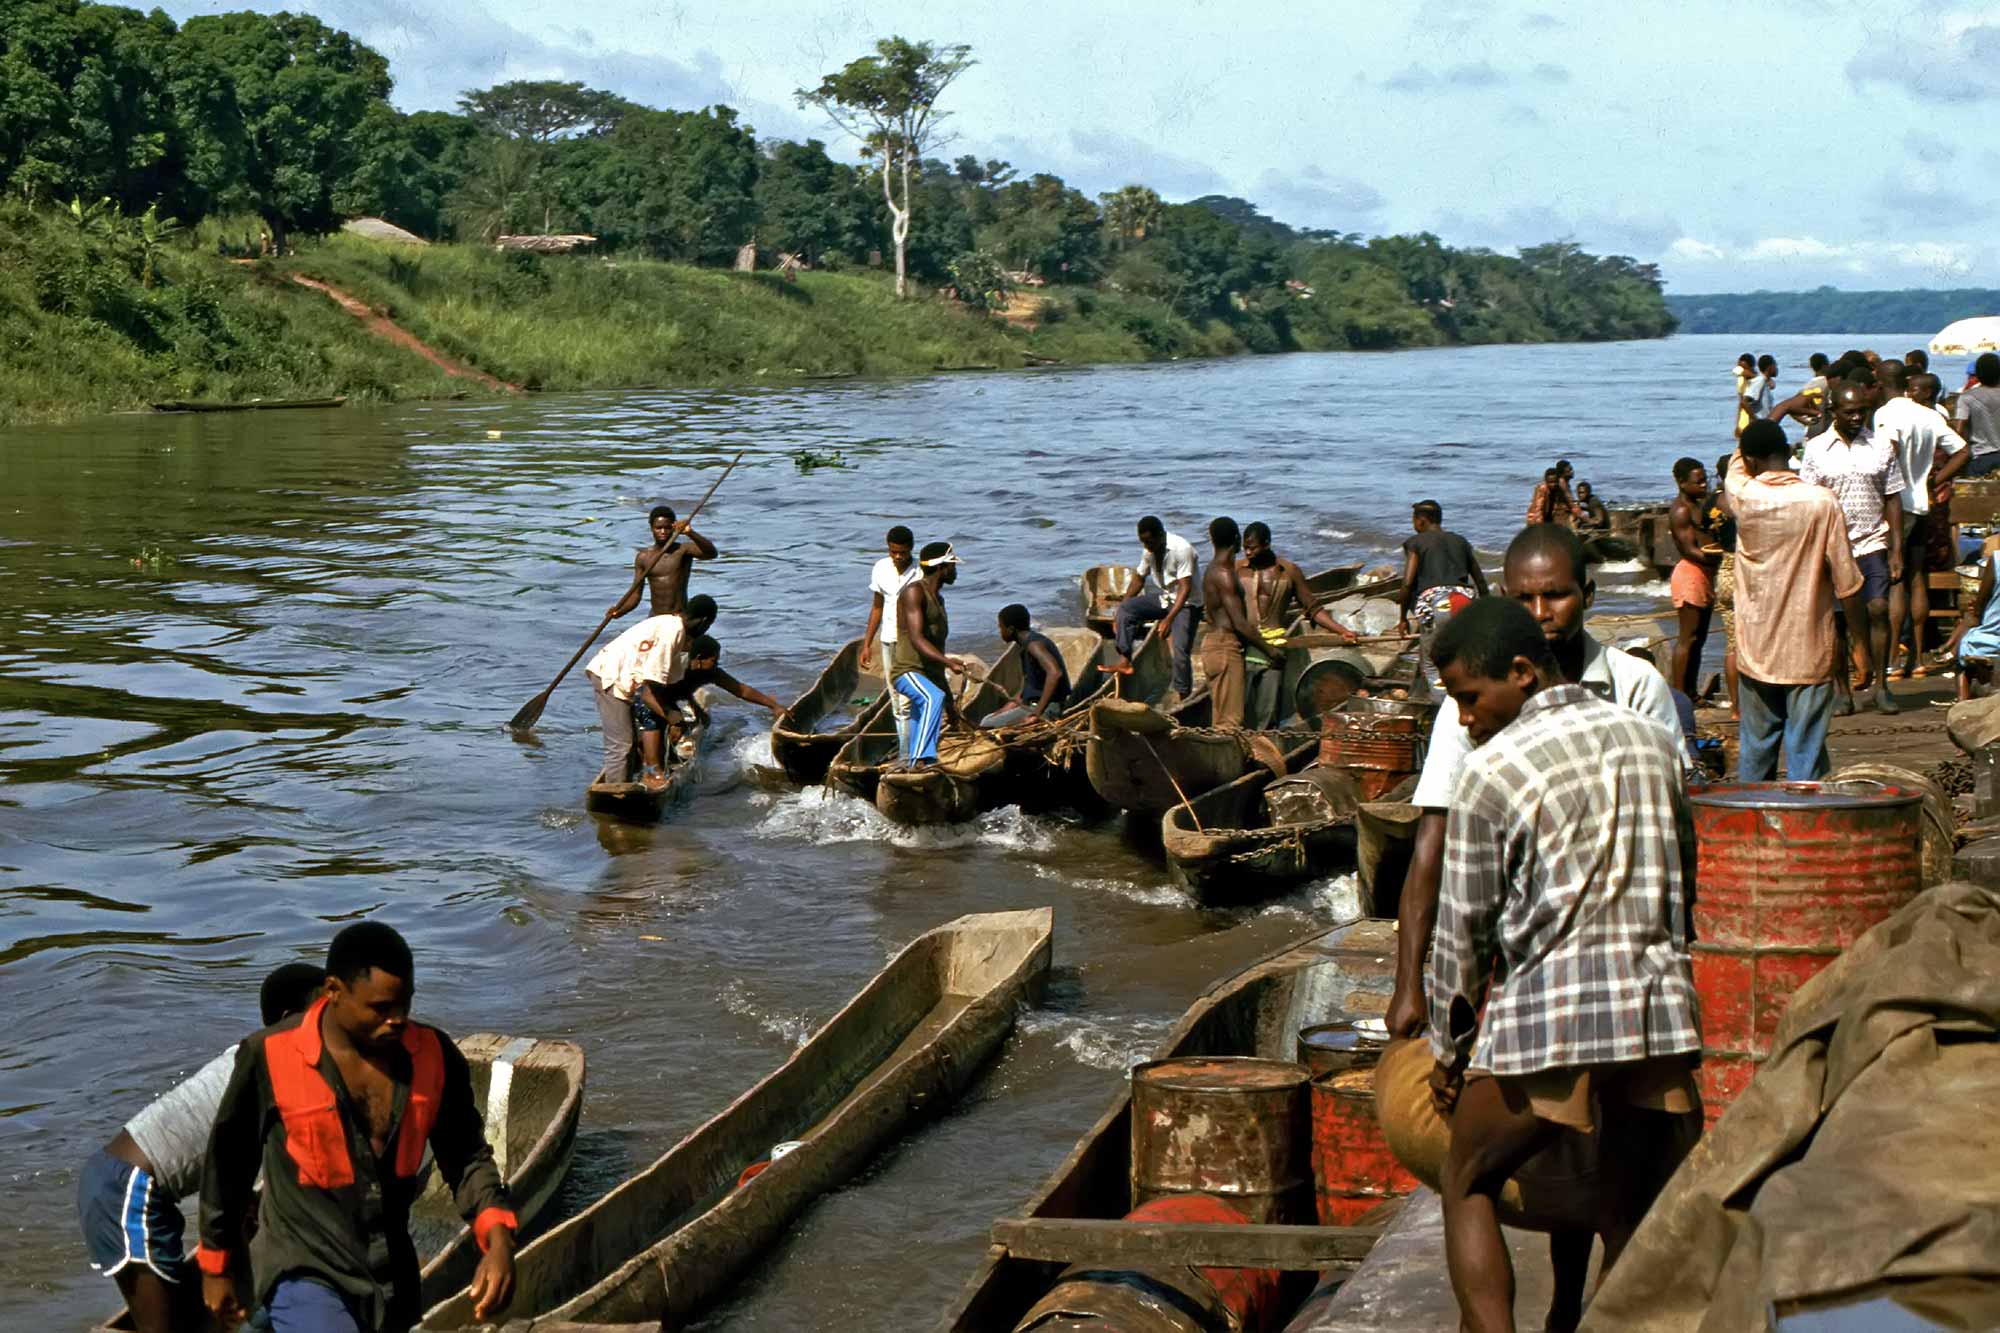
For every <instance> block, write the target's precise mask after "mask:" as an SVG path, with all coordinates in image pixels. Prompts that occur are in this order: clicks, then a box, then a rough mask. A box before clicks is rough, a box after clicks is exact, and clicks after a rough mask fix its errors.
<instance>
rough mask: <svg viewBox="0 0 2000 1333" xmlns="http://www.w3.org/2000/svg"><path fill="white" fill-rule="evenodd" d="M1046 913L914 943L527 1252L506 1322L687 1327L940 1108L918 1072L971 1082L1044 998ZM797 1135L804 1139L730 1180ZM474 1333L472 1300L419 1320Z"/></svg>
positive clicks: (1012, 916) (988, 918) (963, 925)
mask: <svg viewBox="0 0 2000 1333" xmlns="http://www.w3.org/2000/svg"><path fill="white" fill-rule="evenodd" d="M1052 918H1053V914H1052V913H1051V912H1050V910H1049V909H1048V908H1038V909H1033V910H1030V911H1022V912H996V913H986V914H981V915H974V916H966V917H960V918H959V919H958V920H956V921H953V922H951V923H949V924H947V925H945V926H941V927H939V928H938V929H936V930H932V931H929V932H927V933H926V934H924V935H922V936H920V937H918V938H917V939H916V940H915V941H913V942H912V943H911V944H910V945H909V946H907V947H906V948H905V949H903V950H902V951H901V952H900V953H899V954H897V956H896V957H895V958H894V959H893V960H891V962H890V963H889V965H888V966H887V967H885V968H884V969H883V970H882V971H881V972H880V973H878V974H877V975H876V976H875V978H874V979H873V980H872V981H870V982H869V983H868V985H867V986H866V987H865V988H864V989H863V990H862V991H861V993H860V994H859V995H857V996H856V997H855V998H854V999H853V1000H852V1001H850V1002H849V1003H848V1004H847V1005H846V1006H845V1007H844V1008H843V1009H841V1011H840V1012H839V1013H838V1014H836V1015H834V1017H833V1018H832V1019H831V1020H830V1021H829V1022H828V1023H827V1024H826V1026H825V1027H823V1028H822V1029H820V1031H819V1032H818V1033H817V1034H816V1035H815V1036H814V1037H813V1038H812V1039H811V1040H810V1041H808V1042H807V1043H806V1044H805V1045H804V1046H802V1047H800V1048H799V1049H798V1050H796V1051H794V1052H793V1053H792V1054H791V1056H790V1058H788V1059H787V1060H786V1061H785V1063H784V1064H783V1065H781V1066H780V1067H779V1068H778V1069H777V1070H775V1071H774V1072H772V1073H771V1074H770V1075H769V1076H767V1077H766V1078H764V1079H763V1080H762V1081H761V1082H759V1083H758V1084H757V1085H756V1086H755V1087H753V1088H751V1089H750V1090H749V1091H748V1092H746V1093H744V1094H743V1095H742V1096H740V1097H738V1098H737V1099H736V1100H735V1101H734V1102H733V1103H731V1104H730V1106H729V1107H727V1108H726V1109H725V1110H723V1111H722V1112H721V1113H720V1114H718V1115H717V1116H715V1117H714V1118H713V1119H711V1120H709V1121H708V1122H707V1123H705V1124H703V1125H702V1126H701V1127H699V1128H698V1129H696V1130H695V1131H694V1132H693V1133H691V1134H690V1135H688V1136H687V1137H686V1138H684V1139H683V1140H681V1142H680V1143H678V1144H676V1145H675V1146H674V1147H673V1148H672V1149H671V1150H670V1151H668V1152H667V1153H666V1154H665V1155H664V1156H662V1157H660V1158H659V1159H657V1160H656V1161H654V1162H653V1163H652V1164H651V1165H650V1166H648V1167H646V1168H645V1169H644V1170H642V1171H640V1172H639V1173H637V1174H636V1175H634V1176H633V1177H632V1178H631V1179H629V1180H627V1181H625V1182H624V1183H623V1184H621V1185H620V1186H618V1188H617V1189H615V1190H613V1191H612V1192H611V1193H609V1194H607V1195H605V1196H604V1198H602V1199H600V1200H598V1202H597V1203H595V1204H593V1205H592V1206H591V1207H589V1208H588V1209H585V1210H584V1211H583V1212H581V1213H579V1214H577V1215H576V1216H575V1217H572V1218H570V1219H569V1220H567V1221H565V1222H563V1223H562V1224H561V1225H559V1226H557V1227H556V1228H555V1229H554V1230H552V1231H550V1232H549V1233H548V1234H547V1235H544V1236H542V1237H541V1238H540V1239H538V1240H536V1241H535V1242H533V1243H532V1244H530V1245H528V1246H527V1247H525V1248H524V1249H522V1250H521V1251H520V1253H519V1254H517V1255H516V1256H515V1295H514V1300H513V1303H512V1304H511V1305H510V1307H509V1308H508V1311H507V1314H508V1317H509V1318H510V1319H527V1318H535V1317H541V1316H549V1317H552V1318H559V1319H575V1320H590V1321H598V1322H621V1321H630V1320H641V1319H661V1318H662V1317H663V1316H673V1317H675V1318H678V1317H680V1316H684V1315H685V1314H686V1313H688V1312H689V1310H690V1309H691V1308H693V1307H695V1306H698V1305H700V1304H703V1303H705V1301H706V1300H708V1299H712V1298H713V1296H714V1295H715V1294H717V1293H719V1292H720V1291H721V1290H722V1289H723V1288H724V1287H726V1285H727V1284H728V1283H729V1282H730V1281H731V1280H733V1279H734V1277H735V1276H736V1275H737V1274H738V1273H740V1272H741V1271H742V1269H743V1268H744V1267H745V1266H746V1265H747V1264H748V1263H749V1262H750V1260H751V1259H753V1258H754V1257H755V1255H756V1254H757V1252H758V1251H760V1250H761V1249H762V1248H763V1247H764V1246H766V1245H768V1244H769V1243H770V1242H771V1241H773V1240H775V1239H777V1237H778V1236H780V1235H781V1234H782V1233H783V1231H784V1229H785V1227H786V1226H787V1225H788V1224H789V1222H790V1219H791V1217H792V1216H793V1215H794V1214H795V1213H796V1212H797V1211H798V1209H799V1208H801V1207H803V1206H804V1205H805V1203H806V1202H807V1201H809V1200H810V1199H811V1198H812V1197H814V1196H816V1195H817V1194H819V1193H823V1192H824V1191H825V1190H827V1189H829V1188H832V1187H833V1186H835V1185H837V1184H839V1183H840V1182H841V1181H842V1180H844V1179H845V1178H846V1177H847V1175H848V1174H851V1172H852V1171H853V1170H855V1169H858V1168H859V1167H860V1166H862V1165H864V1164H865V1162H866V1160H867V1158H866V1155H865V1153H863V1154H862V1155H857V1153H858V1152H860V1150H869V1151H872V1149H873V1147H875V1146H879V1144H880V1143H882V1142H886V1141H887V1136H890V1135H893V1134H894V1133H895V1132H897V1130H898V1129H899V1128H900V1127H901V1126H902V1125H904V1124H906V1123H908V1121H909V1120H910V1119H911V1118H912V1117H913V1116H914V1115H915V1114H917V1112H918V1111H919V1110H935V1109H937V1108H936V1105H935V1103H934V1100H933V1099H927V1098H924V1097H922V1096H920V1095H919V1094H918V1093H916V1092H915V1091H914V1090H915V1089H917V1088H920V1087H924V1086H926V1084H924V1083H923V1081H922V1079H923V1077H925V1076H928V1077H932V1078H935V1077H936V1076H937V1075H938V1073H939V1071H941V1070H942V1071H949V1072H950V1075H951V1076H952V1077H953V1078H955V1079H957V1080H960V1081H961V1082H962V1080H964V1079H969V1078H970V1077H971V1075H972V1073H973V1072H974V1070H976V1068H977V1067H978V1065H979V1064H980V1063H981V1062H982V1061H983V1060H984V1059H985V1058H986V1056H988V1055H990V1054H991V1052H992V1050H993V1049H995V1048H996V1047H997V1045H998V1042H999V1040H1000V1038H1001V1036H1003V1035H1004V1033H1005V1031H1006V1029H1007V1028H1008V1027H1010V1026H1011V1025H1012V1023H1013V1019H1014V1014H1015V1011H1016V1009H1017V1007H1018V1006H1019V1005H1020V1004H1022V1003H1024V1002H1028V1001H1032V1000H1033V999H1034V998H1035V997H1036V996H1037V995H1038V994H1039V991H1040V984H1041V981H1042V980H1043V979H1044V978H1045V977H1046V975H1047V971H1048V964H1049V957H1050V946H1049V937H1050V934H1051V930H1052ZM912 1071H917V1077H916V1078H914V1079H913V1078H912ZM952 1086H958V1084H953V1085H952ZM913 1100H914V1101H917V1102H918V1103H919V1105H918V1106H916V1107H913V1106H912V1105H911V1103H912V1101H913ZM790 1140H804V1143H803V1144H802V1146H800V1147H799V1148H797V1149H796V1150H794V1151H793V1152H791V1153H789V1154H788V1155H786V1156H785V1157H783V1158H780V1159H778V1160H777V1161H775V1162H773V1163H772V1164H771V1165H770V1167H769V1168H768V1169H767V1170H765V1171H763V1172H762V1173H761V1174H759V1175H757V1176H756V1177H754V1178H753V1179H752V1180H751V1181H749V1182H748V1183H747V1184H744V1185H741V1186H738V1185H737V1183H736V1182H737V1179H738V1177H739V1175H740V1174H741V1173H742V1172H743V1170H744V1169H745V1168H746V1167H748V1166H750V1165H751V1164H753V1163H755V1162H759V1161H763V1160H765V1159H766V1158H767V1157H768V1155H769V1153H770V1150H771V1147H772V1145H774V1144H777V1143H781V1142H786V1141H790ZM857 1145H858V1148H857ZM470 1326H472V1308H471V1303H470V1301H469V1300H468V1299H466V1297H465V1295H464V1294H463V1293H461V1294H459V1295H457V1296H455V1297H453V1298H452V1299H451V1300H450V1301H448V1302H446V1303H444V1304H442V1305H439V1306H437V1307H435V1308H433V1309H432V1310H431V1311H430V1312H429V1314H427V1315H426V1316H425V1318H424V1322H423V1327H424V1328H426V1329H455V1328H465V1327H470Z"/></svg>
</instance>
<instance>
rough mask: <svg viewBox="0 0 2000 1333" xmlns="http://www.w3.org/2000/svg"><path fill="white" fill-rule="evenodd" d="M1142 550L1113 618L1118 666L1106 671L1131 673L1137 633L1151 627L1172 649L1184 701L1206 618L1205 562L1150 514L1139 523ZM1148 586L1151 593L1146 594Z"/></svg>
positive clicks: (1177, 686)
mask: <svg viewBox="0 0 2000 1333" xmlns="http://www.w3.org/2000/svg"><path fill="white" fill-rule="evenodd" d="M1139 547H1140V551H1141V554H1140V556H1139V568H1138V569H1137V571H1135V572H1134V573H1133V575H1132V581H1131V583H1130V584H1128V585H1127V586H1126V589H1125V600H1124V601H1122V602H1120V603H1118V610H1117V612H1116V613H1115V614H1114V615H1113V617H1112V626H1113V630H1114V633H1113V642H1115V643H1116V644H1117V645H1118V661H1117V663H1116V664H1115V665H1113V666H1110V667H1107V668H1105V669H1106V670H1108V671H1111V672H1114V673H1116V674H1118V675H1127V676H1129V675H1130V674H1132V654H1133V653H1134V652H1135V651H1136V650H1137V649H1138V645H1139V634H1140V632H1141V631H1142V630H1144V629H1145V627H1146V626H1147V625H1152V626H1153V633H1155V634H1159V635H1163V636H1165V638H1166V640H1167V642H1168V644H1169V645H1171V647H1172V648H1173V657H1174V689H1175V690H1176V691H1177V692H1178V693H1180V694H1181V695H1183V696H1185V695H1187V694H1190V693H1192V692H1193V690H1194V658H1193V652H1194V632H1195V627H1196V626H1197V625H1199V624H1201V617H1202V609H1201V589H1202V582H1201V561H1200V560H1199V559H1197V558H1196V556H1195V553H1194V544H1193V543H1192V542H1190V541H1188V540H1187V539H1186V538H1184V537H1181V536H1179V535H1177V534H1175V533H1171V532H1168V531H1167V528H1166V525H1165V524H1164V523H1162V522H1160V520H1159V519H1158V518H1157V517H1156V516H1154V515H1152V514H1148V515H1146V516H1145V517H1144V518H1142V519H1140V520H1139ZM1148 583H1151V584H1152V585H1153V590H1152V591H1148V590H1147V588H1146V585H1147V584H1148Z"/></svg>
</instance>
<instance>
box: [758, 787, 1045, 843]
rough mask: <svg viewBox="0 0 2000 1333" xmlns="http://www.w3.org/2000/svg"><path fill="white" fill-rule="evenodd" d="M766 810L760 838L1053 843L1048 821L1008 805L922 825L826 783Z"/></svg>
mask: <svg viewBox="0 0 2000 1333" xmlns="http://www.w3.org/2000/svg"><path fill="white" fill-rule="evenodd" d="M769 808H770V813H769V814H767V815H765V816H764V822H763V823H761V824H759V825H758V826H757V831H758V832H759V833H761V834H763V835H764V836H766V837H771V838H787V839H792V840H796V841H800V842H817V843H830V842H886V843H889V844H890V845H892V846H896V847H908V848H912V849H921V850H925V851H938V850H942V849H945V848H950V847H968V846H971V845H973V844H975V843H976V844H980V845H983V846H988V847H1000V848H1005V849H1006V850H1008V851H1019V852H1045V851H1048V850H1049V849H1051V848H1052V847H1054V846H1055V837H1054V835H1053V834H1052V833H1051V832H1050V827H1051V826H1050V825H1049V824H1047V823H1045V822H1044V821H1042V820H1039V819H1035V818H1033V817H1032V816H1029V815H1024V814H1022V813H1021V810H1020V807H1018V806H1011V805H1010V806H1008V807H1006V808H1005V809H1002V810H988V811H987V812H986V813H985V814H983V815H980V816H979V817H978V818H977V819H974V820H971V821H970V822H968V823H964V824H948V825H942V826H930V827H923V828H913V827H910V826H908V825H905V824H897V823H894V822H893V821H891V820H888V819H885V818H884V817H883V815H882V812H881V811H879V810H877V809H876V808H875V807H874V806H872V805H870V804H868V803H867V802H866V801H862V800H857V799H856V798H854V797H852V796H849V795H848V794H847V793H845V792H841V791H836V790H834V789H833V788H831V787H806V788H803V789H801V790H799V791H796V792H789V793H787V794H785V795H783V796H780V797H778V798H777V799H776V800H774V801H772V802H771V803H770V807H769Z"/></svg>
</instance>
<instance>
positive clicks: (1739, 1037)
mask: <svg viewBox="0 0 2000 1333" xmlns="http://www.w3.org/2000/svg"><path fill="white" fill-rule="evenodd" d="M1690 799H1691V801H1692V803H1693V806H1694V826H1695V838H1696V845H1697V849H1698V850H1697V868H1696V872H1695V895H1694V899H1695V901H1694V935H1695V942H1694V983H1695V990H1696V992H1697V993H1698V994H1699V995H1700V997H1701V1033H1702V1066H1701V1076H1700V1083H1701V1094H1702V1100H1703V1103H1704V1110H1705V1111H1706V1113H1707V1115H1708V1118H1709V1120H1710V1121H1713V1120H1715V1119H1716V1118H1717V1117H1718V1116H1720V1115H1721V1114H1722V1112H1723V1110H1724V1109H1726V1108H1727V1107H1728V1105H1729V1103H1730V1102H1732V1101H1734V1100H1735V1098H1736V1096H1737V1094H1738V1093H1740V1092H1742V1091H1743V1089H1744V1087H1745V1086H1746V1085H1748V1083H1749V1082H1750V1079H1751V1078H1752V1076H1754V1075H1755V1074H1756V1072H1757V1065H1758V1063H1759V1062H1760V1061H1761V1060H1763V1059H1764V1057H1766V1056H1767V1055H1769V1054H1770V1051H1771V1038H1772V1035H1773V1034H1774V1033H1775V1032H1776V1031H1777V1027H1778V1021H1779V1020H1780V1019H1781V1018H1783V1017H1784V1013H1785V1007H1786V1006H1787V1005H1788V1004H1789V1003H1790V1002H1791V998H1792V992H1794V991H1796V990H1797V989H1798V988H1799V987H1800V986H1802V985H1804V984H1805V983H1806V982H1807V981H1808V980H1810V979H1811V978H1812V977H1813V976H1814V975H1816V974H1817V973H1818V972H1819V971H1820V969H1821V968H1823V967H1825V966H1826V965H1827V964H1828V963H1830V962H1832V961H1833V960H1834V959H1835V958H1836V957H1838V956H1839V954H1840V952H1841V951H1842V950H1843V949H1845V948H1847V946H1848V945H1850V944H1852V943H1854V941H1855V940H1857V939H1859V938H1860V937H1861V936H1862V935H1863V934H1864V933H1865V932H1866V931H1867V930H1868V929H1869V928H1870V927H1872V926H1874V925H1875V924H1876V923H1878V922H1880V921H1882V920H1883V919H1884V918H1885V917H1888V916H1889V915H1891V914H1892V913H1894V912H1895V911H1896V910H1897V909H1898V908H1900V907H1902V906H1903V904H1905V903H1907V902H1909V901H1910V899H1911V898H1913V897H1915V896H1916V895H1917V893H1918V891H1919V890H1920V889H1921V888H1922V887H1923V862H1922V820H1923V794H1922V793H1921V792H1918V791H1915V790H1911V789H1907V788H1902V787H1895V786H1885V785H1883V784H1881V783H1877V782H1857V783H1840V782H1825V783H1820V782H1770V783H1745V784H1741V785H1735V786H1723V787H1709V788H1706V789H1703V790H1701V791H1697V792H1695V793H1693V794H1692V795H1691V798H1690Z"/></svg>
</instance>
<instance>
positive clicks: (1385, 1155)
mask: <svg viewBox="0 0 2000 1333" xmlns="http://www.w3.org/2000/svg"><path fill="white" fill-rule="evenodd" d="M1312 1169H1313V1186H1314V1190H1315V1200H1316V1202H1317V1204H1318V1211H1319V1224H1320V1225H1321V1226H1323V1227H1346V1226H1353V1225H1354V1224H1355V1222H1357V1221H1358V1220H1359V1219H1360V1218H1361V1216H1362V1215H1363V1214H1364V1213H1367V1212H1368V1211H1369V1210H1371V1209H1373V1208H1375V1207H1377V1206H1379V1205H1381V1204H1382V1203H1384V1202H1386V1201H1388V1200H1390V1199H1399V1198H1401V1197H1402V1196H1403V1195H1405V1194H1408V1193H1409V1192H1410V1191H1411V1190H1413V1189H1415V1188H1416V1187H1417V1185H1418V1184H1419V1183H1420V1182H1419V1181H1418V1180H1417V1178H1416V1177H1415V1176H1413V1175H1411V1174H1410V1173H1409V1172H1408V1171H1407V1170H1405V1169H1404V1167H1403V1164H1402V1163H1401V1162H1399V1161H1397V1160H1396V1154H1395V1153H1393V1152H1391V1151H1389V1140H1388V1139H1386V1138H1385V1137H1383V1134H1382V1127H1381V1125H1379V1124H1378V1123H1376V1120H1375V1068H1374V1065H1373V1064H1372V1063H1370V1064H1368V1065H1363V1066H1361V1067H1359V1068H1356V1069H1345V1070H1342V1071H1340V1072H1339V1073H1334V1074H1322V1075H1320V1076H1319V1077H1318V1078H1315V1079H1314V1080H1313V1081H1312Z"/></svg>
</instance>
